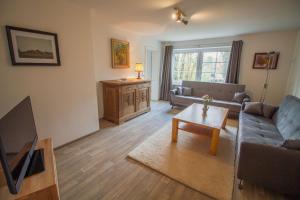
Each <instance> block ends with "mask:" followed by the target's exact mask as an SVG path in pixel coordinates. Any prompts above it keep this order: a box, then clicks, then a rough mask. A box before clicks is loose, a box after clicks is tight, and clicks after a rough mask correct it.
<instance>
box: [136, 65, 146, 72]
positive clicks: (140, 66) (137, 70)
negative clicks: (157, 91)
mask: <svg viewBox="0 0 300 200" xmlns="http://www.w3.org/2000/svg"><path fill="white" fill-rule="evenodd" d="M135 71H136V72H143V71H144V66H143V63H136V64H135Z"/></svg>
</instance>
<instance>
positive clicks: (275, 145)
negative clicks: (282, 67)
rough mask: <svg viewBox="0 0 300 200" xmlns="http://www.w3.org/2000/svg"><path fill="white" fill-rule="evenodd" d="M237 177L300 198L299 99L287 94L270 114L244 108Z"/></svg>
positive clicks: (239, 136) (241, 114) (239, 138)
mask: <svg viewBox="0 0 300 200" xmlns="http://www.w3.org/2000/svg"><path fill="white" fill-rule="evenodd" d="M237 165H238V168H237V177H238V178H239V179H240V180H243V181H248V182H251V183H254V184H257V185H261V186H264V187H266V188H269V189H271V190H274V191H278V192H280V193H283V194H289V195H293V196H298V198H300V99H299V98H296V97H294V96H287V97H286V98H285V99H284V100H283V102H282V103H281V104H280V106H279V108H278V109H277V111H275V113H274V114H273V115H271V116H269V118H266V117H263V116H258V115H253V114H248V113H246V112H244V111H241V113H240V117H239V132H238V148H237Z"/></svg>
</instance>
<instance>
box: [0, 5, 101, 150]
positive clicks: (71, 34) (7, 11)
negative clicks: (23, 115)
mask: <svg viewBox="0 0 300 200" xmlns="http://www.w3.org/2000/svg"><path fill="white" fill-rule="evenodd" d="M0 13H1V17H0V26H1V38H0V52H1V54H0V117H2V116H3V115H5V114H6V113H7V112H8V111H9V110H10V109H11V108H12V107H13V106H14V105H16V104H17V103H18V102H20V101H21V100H22V99H23V98H24V97H26V96H27V95H30V96H31V97H32V104H33V111H34V114H35V119H36V126H37V131H38V135H39V137H40V138H46V137H52V138H53V140H54V146H59V145H62V144H65V143H67V142H70V141H72V140H74V139H77V138H79V137H82V136H84V135H86V134H89V133H92V132H94V131H96V130H98V129H99V122H98V110H97V98H96V84H95V76H94V68H93V51H92V50H93V48H92V40H91V32H90V30H91V28H90V11H89V10H88V9H87V8H84V7H79V6H76V5H74V4H70V3H68V2H66V1H59V0H52V1H34V0H26V1H17V0H1V4H0ZM4 25H13V26H20V27H26V28H32V29H38V30H43V31H49V32H55V33H57V34H58V42H59V48H60V57H61V62H62V65H61V66H59V67H49V66H36V67H33V66H27V67H15V66H12V65H11V61H10V57H9V52H8V45H7V40H6V34H5V28H4Z"/></svg>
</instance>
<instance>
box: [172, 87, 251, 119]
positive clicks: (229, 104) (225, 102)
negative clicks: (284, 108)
mask: <svg viewBox="0 0 300 200" xmlns="http://www.w3.org/2000/svg"><path fill="white" fill-rule="evenodd" d="M181 87H186V88H191V94H188V95H182V94H181V95H180V94H178V89H177V87H175V88H174V89H173V90H171V91H170V104H171V105H172V106H189V105H191V104H193V103H202V102H203V99H202V98H201V97H202V96H204V95H206V94H207V95H209V96H211V97H213V102H212V103H211V105H215V106H221V107H225V108H228V109H229V117H231V118H237V117H238V116H239V113H240V110H241V105H242V103H243V102H245V101H250V97H249V96H248V95H247V96H245V98H244V99H242V100H241V102H234V101H232V99H233V97H234V95H235V93H237V92H244V91H245V85H240V84H228V83H207V82H199V81H183V82H182V85H181Z"/></svg>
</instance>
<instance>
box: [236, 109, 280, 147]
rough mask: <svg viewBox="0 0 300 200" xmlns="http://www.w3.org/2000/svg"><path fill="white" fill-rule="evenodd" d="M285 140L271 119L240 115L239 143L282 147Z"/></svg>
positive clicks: (242, 113)
mask: <svg viewBox="0 0 300 200" xmlns="http://www.w3.org/2000/svg"><path fill="white" fill-rule="evenodd" d="M283 141H284V139H283V137H282V136H281V134H280V133H279V131H278V129H277V128H276V126H275V124H274V123H273V121H272V120H271V119H267V118H264V117H262V116H257V115H251V114H248V113H245V112H241V113H240V121H239V142H250V143H257V144H265V145H273V146H281V145H282V143H283Z"/></svg>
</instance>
